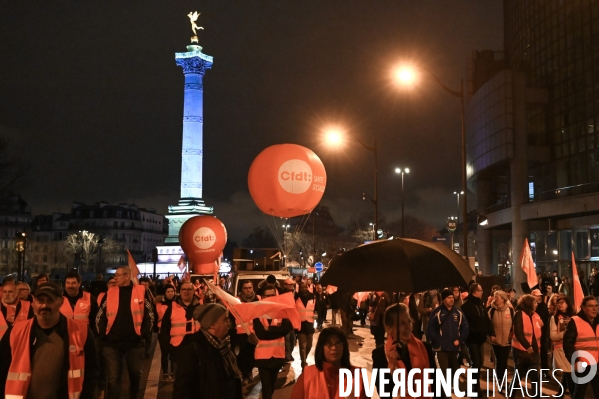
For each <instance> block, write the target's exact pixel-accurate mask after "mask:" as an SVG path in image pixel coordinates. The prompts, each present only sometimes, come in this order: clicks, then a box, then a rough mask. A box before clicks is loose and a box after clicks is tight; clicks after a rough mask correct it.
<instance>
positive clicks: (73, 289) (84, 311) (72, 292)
mask: <svg viewBox="0 0 599 399" xmlns="http://www.w3.org/2000/svg"><path fill="white" fill-rule="evenodd" d="M64 286H65V290H64V293H63V296H64V299H65V300H64V301H63V302H62V306H61V307H60V313H62V314H63V315H65V317H67V318H69V319H74V320H76V321H80V322H82V323H85V324H89V325H91V326H93V325H95V323H96V315H97V314H98V303H97V302H96V298H94V297H93V296H92V295H91V294H90V293H89V292H84V291H83V290H82V289H81V276H80V275H79V273H77V271H76V270H71V271H69V272H68V273H67V275H66V277H65V279H64Z"/></svg>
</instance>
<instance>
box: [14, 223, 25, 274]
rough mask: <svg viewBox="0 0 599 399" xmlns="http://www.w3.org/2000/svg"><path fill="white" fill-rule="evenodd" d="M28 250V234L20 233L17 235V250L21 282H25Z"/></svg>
mask: <svg viewBox="0 0 599 399" xmlns="http://www.w3.org/2000/svg"><path fill="white" fill-rule="evenodd" d="M26 248H27V233H26V232H24V231H19V232H17V233H16V234H15V250H16V251H17V255H18V257H17V266H18V269H19V281H24V280H23V276H24V275H25V249H26Z"/></svg>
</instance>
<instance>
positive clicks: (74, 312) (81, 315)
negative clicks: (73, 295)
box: [60, 292, 92, 324]
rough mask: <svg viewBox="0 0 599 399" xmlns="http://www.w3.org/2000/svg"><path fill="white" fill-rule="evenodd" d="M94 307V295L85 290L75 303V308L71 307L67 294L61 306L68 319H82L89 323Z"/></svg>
mask: <svg viewBox="0 0 599 399" xmlns="http://www.w3.org/2000/svg"><path fill="white" fill-rule="evenodd" d="M91 308H92V297H91V295H90V294H89V292H84V293H83V296H82V297H81V298H79V299H78V300H77V303H75V308H74V309H73V308H72V307H71V303H70V302H69V299H68V298H67V297H66V296H65V297H64V300H63V301H62V306H61V307H60V313H62V314H63V315H64V316H65V317H66V318H67V319H74V320H75V321H82V322H84V323H85V324H89V312H90V310H91Z"/></svg>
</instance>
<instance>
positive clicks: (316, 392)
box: [303, 365, 362, 399]
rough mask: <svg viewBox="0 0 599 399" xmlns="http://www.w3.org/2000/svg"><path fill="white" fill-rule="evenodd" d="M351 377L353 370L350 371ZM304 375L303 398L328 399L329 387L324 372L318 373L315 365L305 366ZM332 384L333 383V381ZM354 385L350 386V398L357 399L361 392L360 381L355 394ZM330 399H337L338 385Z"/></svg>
mask: <svg viewBox="0 0 599 399" xmlns="http://www.w3.org/2000/svg"><path fill="white" fill-rule="evenodd" d="M350 371H351V373H352V375H353V374H354V369H353V368H352V369H350ZM303 375H304V398H307V399H322V398H323V397H329V387H328V384H327V379H326V377H325V374H324V371H319V370H318V368H317V367H316V366H315V365H311V366H306V367H305V368H304V371H303ZM333 382H334V381H333ZM354 387H355V384H352V388H351V393H350V396H348V397H350V398H359V397H360V392H361V390H362V380H360V384H359V390H358V391H357V392H355V390H354V389H355V388H354ZM331 399H339V384H337V391H336V393H335V396H334V397H333V398H331Z"/></svg>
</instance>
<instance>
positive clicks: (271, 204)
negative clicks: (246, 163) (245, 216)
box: [248, 144, 327, 218]
mask: <svg viewBox="0 0 599 399" xmlns="http://www.w3.org/2000/svg"><path fill="white" fill-rule="evenodd" d="M326 183H327V174H326V171H325V169H324V165H323V164H322V161H321V160H320V158H318V156H317V155H316V154H315V153H314V152H313V151H312V150H310V149H309V148H306V147H302V146H301V145H297V144H277V145H273V146H270V147H268V148H266V149H265V150H263V151H262V152H261V153H260V154H258V156H257V157H256V159H254V162H252V165H251V166H250V171H249V174H248V186H249V189H250V195H251V196H252V199H253V200H254V202H255V203H256V205H257V206H258V208H260V210H261V211H262V212H264V213H266V214H268V215H273V216H279V217H284V218H291V217H294V216H300V215H305V214H307V213H310V212H312V209H314V208H315V207H316V205H318V203H319V202H320V200H321V199H322V196H323V194H324V190H325V188H326Z"/></svg>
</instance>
